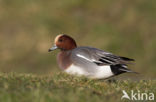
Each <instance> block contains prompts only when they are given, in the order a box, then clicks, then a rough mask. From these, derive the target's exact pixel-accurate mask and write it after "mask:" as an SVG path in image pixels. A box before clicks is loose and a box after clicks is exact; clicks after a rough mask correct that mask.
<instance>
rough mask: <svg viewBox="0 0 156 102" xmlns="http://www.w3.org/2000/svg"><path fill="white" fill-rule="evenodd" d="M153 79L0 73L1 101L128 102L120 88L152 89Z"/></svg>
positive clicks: (153, 89) (149, 90)
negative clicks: (123, 97) (100, 78)
mask: <svg viewBox="0 0 156 102" xmlns="http://www.w3.org/2000/svg"><path fill="white" fill-rule="evenodd" d="M155 86H156V81H155V80H139V81H132V80H112V81H108V80H91V79H87V78H84V77H74V76H71V75H67V74H65V73H57V74H55V75H51V76H39V75H32V74H18V73H0V102H105V101H107V102H114V101H116V102H121V101H123V102H124V101H126V102H129V100H128V99H123V100H121V97H122V95H123V93H122V90H125V91H126V92H128V93H129V92H130V91H131V90H134V91H136V92H137V90H140V93H141V92H145V91H146V92H153V93H154V94H156V87H155Z"/></svg>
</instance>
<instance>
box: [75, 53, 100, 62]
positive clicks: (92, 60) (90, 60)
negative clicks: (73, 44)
mask: <svg viewBox="0 0 156 102" xmlns="http://www.w3.org/2000/svg"><path fill="white" fill-rule="evenodd" d="M76 56H78V57H81V58H83V59H85V60H87V61H89V62H94V61H95V62H99V63H101V62H100V61H98V60H95V59H89V58H86V57H85V56H83V55H80V54H76Z"/></svg>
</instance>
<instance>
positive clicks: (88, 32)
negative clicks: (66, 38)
mask: <svg viewBox="0 0 156 102" xmlns="http://www.w3.org/2000/svg"><path fill="white" fill-rule="evenodd" d="M60 33H61V34H62V33H64V34H68V35H70V36H72V37H73V38H74V39H75V40H76V41H77V43H78V45H79V46H92V47H96V48H99V49H102V50H105V51H109V52H112V53H115V54H117V55H120V56H126V57H130V58H134V59H135V60H136V62H135V64H134V65H131V66H130V68H131V69H132V70H134V71H137V72H139V73H141V75H142V76H143V77H146V78H155V77H156V54H155V51H156V0H0V72H17V73H33V74H39V75H44V74H54V73H57V72H60V69H59V68H58V66H57V62H56V54H57V53H58V52H59V51H58V50H57V51H54V52H52V53H48V49H49V48H50V47H51V46H52V45H53V41H54V38H55V36H56V35H58V34H60Z"/></svg>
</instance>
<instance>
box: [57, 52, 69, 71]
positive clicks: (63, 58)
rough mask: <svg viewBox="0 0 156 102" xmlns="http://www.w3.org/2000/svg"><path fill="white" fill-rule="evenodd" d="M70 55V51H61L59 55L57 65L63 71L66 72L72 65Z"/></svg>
mask: <svg viewBox="0 0 156 102" xmlns="http://www.w3.org/2000/svg"><path fill="white" fill-rule="evenodd" d="M70 55H71V52H70V51H61V52H60V53H58V55H57V63H58V65H59V67H60V68H61V69H63V70H65V69H67V68H68V67H69V66H70V65H71V64H72V61H71V59H70Z"/></svg>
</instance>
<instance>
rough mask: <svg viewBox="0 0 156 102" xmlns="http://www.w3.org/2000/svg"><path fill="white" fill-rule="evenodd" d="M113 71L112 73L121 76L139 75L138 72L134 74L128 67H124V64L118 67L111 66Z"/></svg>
mask: <svg viewBox="0 0 156 102" xmlns="http://www.w3.org/2000/svg"><path fill="white" fill-rule="evenodd" d="M110 67H111V70H112V72H113V73H114V74H115V75H119V74H122V73H126V72H127V73H137V72H134V71H132V70H130V69H128V68H127V65H123V64H117V65H111V66H110Z"/></svg>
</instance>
